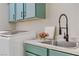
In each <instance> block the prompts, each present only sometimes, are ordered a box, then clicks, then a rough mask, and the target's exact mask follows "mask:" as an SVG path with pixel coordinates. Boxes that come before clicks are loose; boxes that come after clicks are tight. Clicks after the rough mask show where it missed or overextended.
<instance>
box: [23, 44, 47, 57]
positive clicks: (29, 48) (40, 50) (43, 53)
mask: <svg viewBox="0 0 79 59" xmlns="http://www.w3.org/2000/svg"><path fill="white" fill-rule="evenodd" d="M24 49H25V51H28V52H32V53H34V54H36V55H40V56H46V55H47V49H46V48H42V47H39V46H35V45H31V44H26V43H25V44H24Z"/></svg>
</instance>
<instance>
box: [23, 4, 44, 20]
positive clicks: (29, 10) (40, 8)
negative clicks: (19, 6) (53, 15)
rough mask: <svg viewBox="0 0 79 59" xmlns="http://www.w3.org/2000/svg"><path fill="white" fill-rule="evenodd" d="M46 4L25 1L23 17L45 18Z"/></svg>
mask: <svg viewBox="0 0 79 59" xmlns="http://www.w3.org/2000/svg"><path fill="white" fill-rule="evenodd" d="M45 16H46V4H45V3H25V4H24V18H25V19H27V18H45Z"/></svg>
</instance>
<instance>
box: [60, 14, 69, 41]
mask: <svg viewBox="0 0 79 59" xmlns="http://www.w3.org/2000/svg"><path fill="white" fill-rule="evenodd" d="M62 16H65V18H66V27H61V24H60V19H61V17H62ZM62 29H66V33H64V39H66V41H67V42H68V41H69V35H68V18H67V15H66V14H61V15H60V17H59V34H60V35H61V34H62Z"/></svg>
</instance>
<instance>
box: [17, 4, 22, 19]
mask: <svg viewBox="0 0 79 59" xmlns="http://www.w3.org/2000/svg"><path fill="white" fill-rule="evenodd" d="M16 20H23V3H16Z"/></svg>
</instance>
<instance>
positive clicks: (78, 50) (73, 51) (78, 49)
mask: <svg viewBox="0 0 79 59" xmlns="http://www.w3.org/2000/svg"><path fill="white" fill-rule="evenodd" d="M24 43H28V44H32V45H36V46H40V47H44V48H48V49H54V50H58V51H62V52H66V53H70V54H74V55H79V47H74V48H66V47H59V46H54V45H53V44H51V45H50V44H45V43H41V40H37V39H30V40H27V39H26V40H24Z"/></svg>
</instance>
